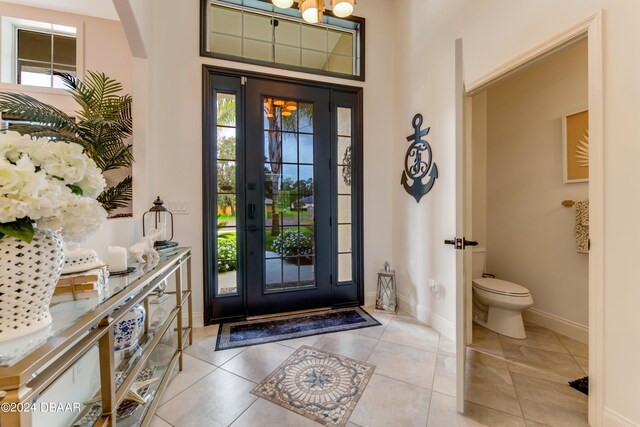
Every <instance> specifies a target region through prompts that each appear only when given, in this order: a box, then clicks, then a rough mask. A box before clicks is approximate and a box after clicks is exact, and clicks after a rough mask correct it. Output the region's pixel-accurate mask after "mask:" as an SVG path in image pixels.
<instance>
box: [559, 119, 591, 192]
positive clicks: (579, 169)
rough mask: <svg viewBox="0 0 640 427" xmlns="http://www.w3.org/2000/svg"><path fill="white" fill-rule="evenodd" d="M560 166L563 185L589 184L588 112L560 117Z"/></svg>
mask: <svg viewBox="0 0 640 427" xmlns="http://www.w3.org/2000/svg"><path fill="white" fill-rule="evenodd" d="M562 165H563V180H564V183H565V184H573V183H577V182H589V110H582V111H578V112H576V113H572V114H567V115H566V116H563V117H562Z"/></svg>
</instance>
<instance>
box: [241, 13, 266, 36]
mask: <svg viewBox="0 0 640 427" xmlns="http://www.w3.org/2000/svg"><path fill="white" fill-rule="evenodd" d="M243 31H244V37H247V38H250V39H255V40H263V41H267V42H271V41H272V39H273V27H272V26H271V18H270V17H268V16H265V15H257V14H253V13H247V12H245V13H244V14H243Z"/></svg>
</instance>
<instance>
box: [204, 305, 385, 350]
mask: <svg viewBox="0 0 640 427" xmlns="http://www.w3.org/2000/svg"><path fill="white" fill-rule="evenodd" d="M379 325H380V322H378V321H377V320H376V319H375V318H374V317H373V316H371V315H370V314H369V313H367V312H366V311H365V310H363V309H362V308H360V307H352V308H338V309H335V310H327V311H321V312H314V313H300V314H289V315H286V316H278V317H270V318H266V319H255V320H243V321H240V322H231V323H223V324H220V329H219V330H218V339H217V341H216V350H226V349H229V348H236V347H246V346H250V345H257V344H266V343H269V342H276V341H284V340H291V339H295V338H302V337H308V336H311V335H319V334H326V333H330V332H341V331H349V330H353V329H360V328H369V327H371V326H379Z"/></svg>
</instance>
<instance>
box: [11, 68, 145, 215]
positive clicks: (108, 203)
mask: <svg viewBox="0 0 640 427" xmlns="http://www.w3.org/2000/svg"><path fill="white" fill-rule="evenodd" d="M55 74H56V75H57V76H58V77H59V78H60V79H61V80H62V81H63V83H64V85H65V86H66V87H67V89H68V92H69V93H70V94H71V95H72V96H73V98H74V100H75V101H76V102H77V103H78V105H79V110H78V111H77V112H76V117H75V118H74V117H71V116H69V115H67V114H66V113H64V112H63V111H61V110H59V109H58V108H56V107H54V106H52V105H49V104H46V103H44V102H41V101H38V100H37V99H35V98H33V97H31V96H29V95H25V94H21V93H0V112H2V113H4V116H5V117H9V118H11V119H14V120H17V121H19V123H17V124H12V125H11V130H15V131H17V132H20V133H21V134H29V135H33V136H36V137H49V138H52V139H55V140H59V141H66V142H75V143H77V144H80V145H81V146H82V147H83V148H84V151H85V153H86V154H87V155H88V156H89V157H90V158H92V159H93V160H94V161H95V162H96V165H97V166H98V167H99V168H100V169H101V170H102V172H103V173H104V172H107V171H113V170H116V169H119V168H130V167H131V164H132V162H133V154H132V151H131V145H130V144H128V143H127V142H126V140H127V139H128V138H130V137H131V134H132V118H131V104H132V98H131V95H128V94H124V95H121V92H122V90H123V88H122V84H121V83H120V82H118V81H116V80H114V79H112V78H110V77H107V76H106V75H105V74H104V73H99V72H93V71H88V72H87V75H86V76H85V78H84V80H80V79H78V78H77V77H74V76H72V75H70V74H66V73H58V72H56V73H55ZM131 198H132V178H131V175H127V176H126V177H125V178H124V179H122V180H120V181H119V182H117V183H115V185H111V186H109V187H107V188H106V189H105V191H104V192H103V193H102V194H100V196H99V197H98V201H99V202H100V203H102V206H103V207H104V208H105V209H106V210H107V212H110V213H111V212H112V211H114V210H115V209H118V208H123V207H127V206H128V205H129V203H130V202H131Z"/></svg>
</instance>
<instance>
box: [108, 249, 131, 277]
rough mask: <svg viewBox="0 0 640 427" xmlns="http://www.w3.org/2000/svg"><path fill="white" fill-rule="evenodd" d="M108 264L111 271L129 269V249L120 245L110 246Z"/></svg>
mask: <svg viewBox="0 0 640 427" xmlns="http://www.w3.org/2000/svg"><path fill="white" fill-rule="evenodd" d="M107 264H108V265H109V270H110V271H125V270H126V269H127V249H126V248H121V247H120V246H109V248H108V249H107Z"/></svg>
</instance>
